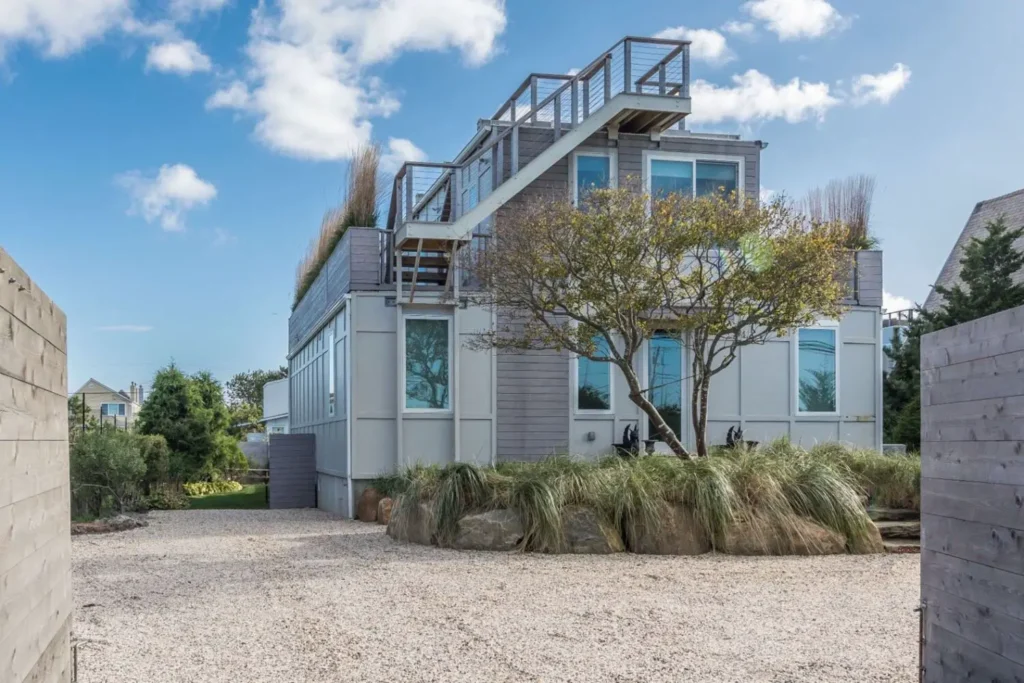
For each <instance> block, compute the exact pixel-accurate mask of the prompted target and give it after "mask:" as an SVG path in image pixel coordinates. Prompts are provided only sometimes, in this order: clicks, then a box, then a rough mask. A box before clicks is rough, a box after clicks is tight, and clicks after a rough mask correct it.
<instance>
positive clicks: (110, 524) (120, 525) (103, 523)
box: [71, 515, 149, 536]
mask: <svg viewBox="0 0 1024 683" xmlns="http://www.w3.org/2000/svg"><path fill="white" fill-rule="evenodd" d="M143 526H149V522H147V521H146V520H144V519H139V518H138V517H130V516H128V515H116V516H114V517H109V518H107V519H97V520H94V521H92V522H72V523H71V535H72V536H77V535H79V534H108V533H111V532H114V531H128V530H129V529H138V528H139V527H143Z"/></svg>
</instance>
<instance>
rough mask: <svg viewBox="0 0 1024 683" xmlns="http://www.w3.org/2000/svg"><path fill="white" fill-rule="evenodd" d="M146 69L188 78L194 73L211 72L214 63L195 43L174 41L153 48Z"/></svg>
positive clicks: (147, 58)
mask: <svg viewBox="0 0 1024 683" xmlns="http://www.w3.org/2000/svg"><path fill="white" fill-rule="evenodd" d="M146 68H147V69H156V70H157V71H163V72H164V73H176V74H181V75H183V76H187V75H188V74H190V73H192V72H194V71H209V70H210V69H212V68H213V63H212V62H211V61H210V58H209V57H207V56H206V55H205V54H203V51H202V50H200V49H199V46H198V45H196V44H195V43H194V42H193V41H191V40H174V41H169V42H166V43H158V44H156V45H153V46H151V47H150V48H149V52H148V53H147V54H146Z"/></svg>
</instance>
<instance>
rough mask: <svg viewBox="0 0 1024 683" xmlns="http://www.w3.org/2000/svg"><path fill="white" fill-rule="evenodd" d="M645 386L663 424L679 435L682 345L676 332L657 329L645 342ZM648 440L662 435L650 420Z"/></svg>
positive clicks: (680, 427)
mask: <svg viewBox="0 0 1024 683" xmlns="http://www.w3.org/2000/svg"><path fill="white" fill-rule="evenodd" d="M647 386H648V388H649V389H650V396H649V398H650V400H651V402H652V403H653V404H654V407H655V408H657V409H658V412H659V413H660V414H661V417H662V419H663V420H665V424H667V425H668V426H669V427H671V428H672V431H673V432H675V434H676V436H680V430H681V429H682V427H683V345H682V342H681V341H680V339H679V335H678V334H676V333H674V332H665V331H661V330H659V331H658V332H655V333H654V336H653V337H652V338H651V340H650V341H649V342H648V344H647ZM647 434H648V438H650V439H659V440H660V439H661V435H660V434H659V433H658V430H657V429H656V428H655V426H654V423H653V422H651V421H650V420H649V421H648V423H647Z"/></svg>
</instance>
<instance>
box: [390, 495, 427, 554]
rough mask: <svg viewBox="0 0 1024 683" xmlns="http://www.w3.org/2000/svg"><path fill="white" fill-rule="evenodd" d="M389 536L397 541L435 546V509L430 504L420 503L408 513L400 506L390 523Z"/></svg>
mask: <svg viewBox="0 0 1024 683" xmlns="http://www.w3.org/2000/svg"><path fill="white" fill-rule="evenodd" d="M387 534H388V536H390V537H391V538H393V539H395V540H396V541H405V542H407V543H418V544H419V545H433V543H434V509H433V508H432V507H431V505H430V503H419V504H418V505H417V506H416V507H414V508H413V509H412V511H411V512H408V513H406V512H404V511H403V510H402V509H401V506H398V507H397V508H396V509H395V510H394V514H392V515H391V521H390V522H388V530H387Z"/></svg>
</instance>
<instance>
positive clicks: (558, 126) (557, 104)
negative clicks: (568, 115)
mask: <svg viewBox="0 0 1024 683" xmlns="http://www.w3.org/2000/svg"><path fill="white" fill-rule="evenodd" d="M552 105H553V106H554V112H555V113H554V119H553V123H554V127H555V139H556V140H557V139H558V138H559V137H560V136H561V135H562V95H561V93H559V95H558V96H557V97H555V100H554V102H552Z"/></svg>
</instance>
